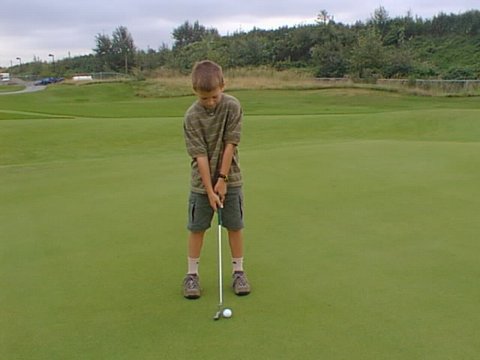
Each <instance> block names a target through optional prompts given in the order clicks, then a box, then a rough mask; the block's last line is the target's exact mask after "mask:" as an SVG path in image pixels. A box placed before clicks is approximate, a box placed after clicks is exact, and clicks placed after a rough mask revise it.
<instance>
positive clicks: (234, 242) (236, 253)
mask: <svg viewBox="0 0 480 360" xmlns="http://www.w3.org/2000/svg"><path fill="white" fill-rule="evenodd" d="M228 240H229V243H230V251H231V254H232V265H233V271H234V272H235V271H243V232H242V230H235V231H233V230H229V231H228Z"/></svg>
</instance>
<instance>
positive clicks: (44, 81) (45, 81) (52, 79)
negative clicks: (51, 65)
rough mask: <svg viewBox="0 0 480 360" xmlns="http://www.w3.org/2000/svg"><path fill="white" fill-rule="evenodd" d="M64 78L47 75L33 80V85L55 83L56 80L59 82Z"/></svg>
mask: <svg viewBox="0 0 480 360" xmlns="http://www.w3.org/2000/svg"><path fill="white" fill-rule="evenodd" d="M63 80H65V79H64V78H63V77H60V78H57V77H47V78H43V79H40V80H38V81H35V83H34V85H48V84H55V83H58V82H61V81H63Z"/></svg>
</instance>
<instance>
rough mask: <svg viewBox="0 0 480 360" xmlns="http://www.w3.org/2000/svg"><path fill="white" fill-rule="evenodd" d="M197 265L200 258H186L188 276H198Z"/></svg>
mask: <svg viewBox="0 0 480 360" xmlns="http://www.w3.org/2000/svg"><path fill="white" fill-rule="evenodd" d="M198 264H200V258H191V257H188V272H187V273H188V274H198Z"/></svg>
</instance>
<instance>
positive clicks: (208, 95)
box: [195, 86, 223, 110]
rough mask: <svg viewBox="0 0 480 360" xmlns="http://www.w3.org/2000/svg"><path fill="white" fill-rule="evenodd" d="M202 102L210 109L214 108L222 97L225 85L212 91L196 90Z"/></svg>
mask: <svg viewBox="0 0 480 360" xmlns="http://www.w3.org/2000/svg"><path fill="white" fill-rule="evenodd" d="M195 93H196V94H197V96H198V101H199V102H200V104H201V105H202V106H203V107H204V108H205V109H208V110H213V109H215V107H216V106H217V105H218V103H219V102H220V100H221V99H222V94H223V86H221V87H218V88H216V89H214V90H212V91H201V90H195Z"/></svg>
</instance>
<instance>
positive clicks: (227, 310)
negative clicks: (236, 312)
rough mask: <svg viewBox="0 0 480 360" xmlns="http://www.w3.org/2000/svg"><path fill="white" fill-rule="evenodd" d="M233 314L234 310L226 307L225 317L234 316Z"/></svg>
mask: <svg viewBox="0 0 480 360" xmlns="http://www.w3.org/2000/svg"><path fill="white" fill-rule="evenodd" d="M232 314H233V313H232V310H230V309H224V310H223V317H225V318H229V317H232Z"/></svg>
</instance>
